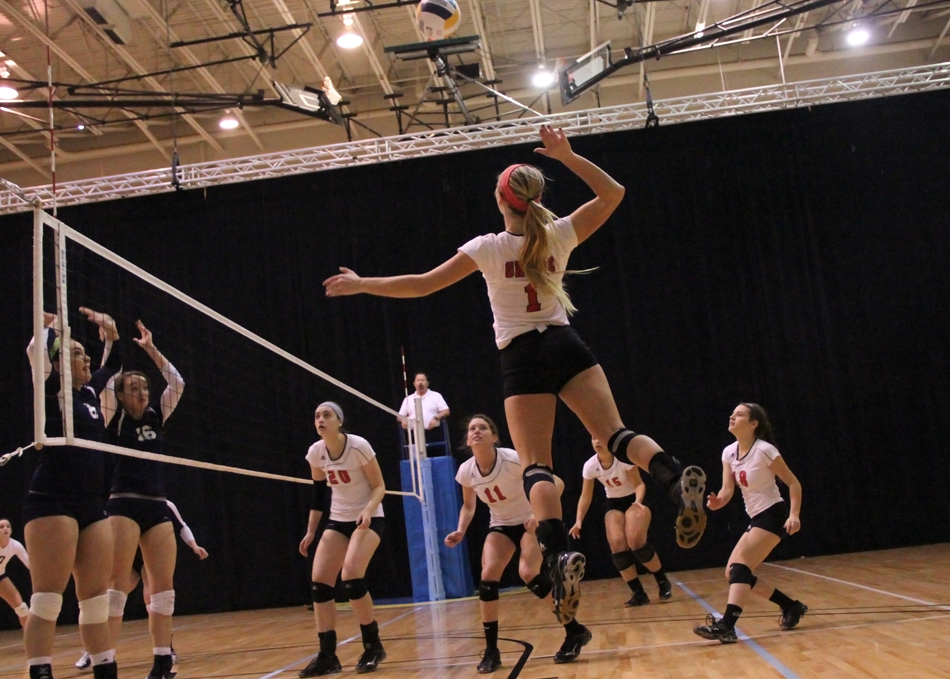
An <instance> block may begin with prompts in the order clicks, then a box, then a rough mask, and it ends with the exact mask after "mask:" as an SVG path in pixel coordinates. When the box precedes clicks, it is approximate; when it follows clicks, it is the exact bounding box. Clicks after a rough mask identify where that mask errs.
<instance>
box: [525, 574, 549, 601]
mask: <svg viewBox="0 0 950 679" xmlns="http://www.w3.org/2000/svg"><path fill="white" fill-rule="evenodd" d="M527 585H528V589H530V590H531V593H532V594H534V595H535V596H536V597H538V598H539V599H544V598H545V597H547V595H548V594H550V593H551V590H552V589H553V588H554V585H552V584H551V580H550V579H549V578H546V577H544V576H543V575H541V574H540V573H538V574H537V575H535V576H534V577H533V578H531V582H529V583H527Z"/></svg>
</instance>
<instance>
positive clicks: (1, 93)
mask: <svg viewBox="0 0 950 679" xmlns="http://www.w3.org/2000/svg"><path fill="white" fill-rule="evenodd" d="M19 96H20V93H19V92H17V91H16V90H15V89H14V88H12V87H10V86H9V85H6V84H3V85H0V99H3V100H4V101H10V100H11V99H16V98H17V97H19Z"/></svg>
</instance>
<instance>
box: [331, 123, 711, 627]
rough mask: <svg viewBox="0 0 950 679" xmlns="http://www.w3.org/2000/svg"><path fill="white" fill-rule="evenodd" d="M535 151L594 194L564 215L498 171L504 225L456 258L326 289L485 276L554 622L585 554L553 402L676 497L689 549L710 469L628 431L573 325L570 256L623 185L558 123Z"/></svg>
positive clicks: (535, 179) (538, 176)
mask: <svg viewBox="0 0 950 679" xmlns="http://www.w3.org/2000/svg"><path fill="white" fill-rule="evenodd" d="M540 134H541V142H542V143H543V145H544V146H543V147H542V148H537V149H535V152H537V153H539V154H541V155H542V156H546V157H547V158H550V159H552V160H556V161H559V162H561V163H562V164H563V165H564V166H565V167H567V168H568V169H569V170H570V171H572V172H573V173H574V174H576V175H577V176H578V177H579V178H580V179H581V180H582V181H583V182H584V183H585V184H587V186H588V187H589V188H590V189H591V190H592V191H593V192H594V198H593V199H592V200H590V201H588V202H587V203H585V204H583V205H581V206H580V207H579V208H577V209H576V210H574V212H572V213H571V214H570V216H568V217H562V218H556V216H555V215H554V214H553V213H551V212H550V211H549V210H547V209H546V208H545V207H543V206H542V205H541V197H542V193H543V192H544V187H545V178H544V175H543V174H542V173H541V171H540V170H539V169H538V168H536V167H532V166H530V165H512V166H510V167H509V168H507V169H506V170H505V171H504V172H502V174H501V175H500V176H499V178H498V184H497V187H496V189H495V195H494V199H495V203H496V205H497V207H498V211H499V212H500V213H501V215H502V217H503V219H504V223H505V229H504V231H503V232H501V233H492V234H487V235H484V236H479V237H478V238H474V239H472V240H470V241H469V242H468V243H465V244H464V245H462V247H460V248H459V251H458V253H456V254H455V256H453V257H452V258H451V259H449V260H448V261H446V262H444V263H443V264H441V265H439V266H437V267H436V268H434V269H432V270H431V271H429V272H427V273H424V274H420V275H407V276H387V277H383V278H360V277H359V276H358V275H357V274H356V273H355V272H354V271H351V270H350V269H347V268H346V267H341V268H340V273H339V274H337V275H335V276H332V277H330V278H328V279H327V280H326V281H324V286H325V288H326V294H327V295H328V296H330V297H334V296H337V295H354V294H358V293H367V294H371V295H379V296H382V297H423V296H425V295H429V294H431V293H433V292H436V291H438V290H441V289H443V288H445V287H448V286H449V285H452V284H453V283H456V282H458V281H460V280H462V279H463V278H465V277H466V276H468V275H470V274H472V273H475V271H481V272H482V276H483V277H484V278H485V282H486V284H487V286H488V298H489V301H490V303H491V308H492V314H493V315H494V318H495V323H494V328H495V343H496V345H497V346H498V349H499V350H500V358H501V368H502V376H503V377H504V394H505V416H506V417H507V420H508V428H509V430H510V432H511V440H512V443H513V444H514V447H515V450H517V451H518V456H519V458H520V460H521V465H522V474H523V477H524V488H525V494H526V495H527V496H528V500H529V501H530V502H531V507H532V509H533V510H534V515H535V518H536V519H537V520H538V530H537V534H538V541H539V543H540V544H541V550H542V553H543V555H544V560H545V567H546V569H547V570H548V572H550V574H551V576H552V583H553V585H554V590H553V596H554V603H555V608H556V610H557V613H558V618H559V619H560V621H561V622H562V623H566V622H568V621H569V620H570V619H571V618H572V617H573V616H574V614H575V612H576V611H577V607H578V605H579V603H580V582H581V580H582V579H583V577H584V571H585V567H586V559H585V557H584V555H583V554H580V553H578V552H573V551H569V550H568V546H567V530H566V529H565V527H564V522H563V520H562V514H561V501H560V497H559V496H558V492H557V488H556V487H555V485H554V472H553V470H552V468H551V465H552V451H551V448H552V438H553V435H554V415H555V411H556V406H557V399H558V398H560V399H561V400H562V401H564V403H565V404H567V406H568V407H569V408H570V409H571V410H572V411H573V412H574V413H575V414H576V415H577V416H578V417H579V418H580V420H581V422H583V424H584V426H585V427H586V428H587V430H588V431H589V432H590V434H591V435H592V436H596V437H597V438H598V439H600V440H601V441H606V442H607V447H608V448H609V449H610V452H611V453H612V454H613V455H615V456H616V457H618V458H619V459H620V460H621V461H623V462H626V463H628V464H635V465H637V466H638V467H640V468H642V469H644V470H646V471H648V472H649V473H650V474H651V475H652V476H653V477H654V479H656V480H657V482H658V483H660V485H661V486H662V487H663V488H664V489H666V490H667V491H668V492H669V494H670V498H671V499H672V500H673V501H674V502H675V503H676V504H677V506H678V510H679V514H678V516H677V521H676V537H677V542H678V544H679V545H680V546H681V547H693V546H694V545H695V544H696V543H697V542H698V541H699V539H700V537H701V536H702V534H703V531H704V530H705V528H706V514H705V512H704V510H703V504H702V503H703V494H704V492H705V483H706V475H705V474H704V473H703V471H702V469H700V468H699V467H687V468H686V469H684V468H683V466H682V465H681V464H680V463H679V461H678V460H676V459H675V458H674V457H672V456H670V455H669V454H668V453H666V452H664V450H663V449H662V448H661V447H660V446H659V445H658V444H657V443H656V441H654V440H653V439H651V438H650V437H648V436H645V435H643V434H638V433H637V432H634V431H631V430H630V429H627V428H626V427H625V425H624V423H623V420H622V419H621V417H620V412H619V411H618V410H617V405H616V403H615V402H614V398H613V394H612V393H611V391H610V385H609V384H608V382H607V377H606V375H605V374H604V371H603V369H602V368H601V366H600V364H599V363H598V361H597V357H596V356H594V353H593V352H592V351H591V350H590V348H589V347H588V346H587V345H586V344H584V342H583V340H581V338H580V336H579V335H578V334H577V332H576V331H575V330H574V329H573V328H572V327H571V326H570V323H569V320H568V316H569V314H571V313H573V312H574V311H575V307H574V305H573V304H572V303H571V299H570V297H569V296H568V294H567V292H566V291H565V289H564V286H563V278H564V274H565V273H567V271H568V258H569V257H570V254H571V251H572V250H573V249H574V248H575V247H577V246H578V245H579V244H580V243H582V242H584V241H585V240H586V239H587V238H589V237H590V236H592V235H593V234H594V233H595V232H596V231H597V230H598V229H599V228H600V227H601V226H602V225H603V224H604V222H606V221H607V219H608V218H609V217H610V215H611V214H612V213H613V212H614V210H616V209H617V207H618V206H619V205H620V202H621V200H622V199H623V195H624V188H623V186H621V185H620V184H618V183H617V182H616V181H615V180H614V179H613V178H612V177H610V175H608V174H607V173H606V172H604V171H603V170H602V169H600V168H599V167H597V166H596V165H594V164H593V163H591V162H590V161H589V160H587V159H585V158H582V157H581V156H579V155H577V154H576V153H574V151H573V150H572V149H571V144H570V142H569V141H568V139H567V137H566V136H565V134H564V132H563V130H555V129H553V128H551V127H550V126H549V125H542V126H541V129H540Z"/></svg>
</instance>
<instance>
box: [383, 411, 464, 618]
mask: <svg viewBox="0 0 950 679" xmlns="http://www.w3.org/2000/svg"><path fill="white" fill-rule="evenodd" d="M413 400H414V405H415V413H416V419H415V421H414V422H412V423H411V424H412V425H414V429H413V431H412V432H411V435H410V439H412V438H415V440H416V441H420V442H421V441H425V429H424V428H423V425H422V399H421V398H420V397H418V396H417V397H415V398H414V399H413ZM442 425H443V434H444V436H445V439H444V441H438V442H433V443H431V444H427V445H426V446H422V445H419V446H413V444H412V442H411V441H410V443H409V444H408V445H406V444H405V442H404V443H403V450H404V451H406V452H407V453H408V457H409V459H406V460H403V461H402V462H400V476H401V481H402V490H403V491H406V492H410V493H411V492H412V490H413V472H414V469H413V466H414V465H413V457H414V456H413V454H412V453H413V448H417V449H418V450H419V455H418V457H417V458H416V459H417V460H418V465H419V477H420V479H421V486H420V492H421V495H422V498H423V502H419V500H418V498H416V497H414V496H412V495H404V496H403V511H404V512H405V516H406V538H407V543H408V545H409V567H410V571H411V573H412V599H413V601H442V600H444V599H457V598H461V597H467V596H471V594H472V592H473V591H474V589H475V584H474V581H473V580H472V572H471V567H470V565H469V562H468V544H467V542H466V541H465V540H463V541H462V542H461V544H459V545H457V546H456V547H455V548H454V549H450V548H449V547H446V545H445V543H444V541H443V538H444V537H445V536H446V535H448V534H449V533H451V532H452V531H454V530H455V529H456V528H457V527H458V515H459V510H460V509H461V507H462V497H461V493H460V492H459V489H458V484H457V483H456V482H455V473H456V471H457V470H456V469H455V459H454V458H453V457H452V455H450V454H449V437H448V424H447V423H446V422H445V421H444V420H443V423H442ZM402 431H403V430H402V427H401V426H400V434H402ZM412 434H414V437H413V436H412ZM430 446H431V447H433V448H435V449H439V448H441V449H442V450H443V451H444V452H445V454H444V455H441V456H438V457H431V458H430V457H429V456H428V455H427V452H428V449H429V447H430ZM423 557H424V558H423Z"/></svg>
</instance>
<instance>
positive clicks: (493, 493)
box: [455, 448, 534, 526]
mask: <svg viewBox="0 0 950 679" xmlns="http://www.w3.org/2000/svg"><path fill="white" fill-rule="evenodd" d="M455 480H456V481H458V482H459V484H461V485H463V486H467V487H468V488H471V489H472V490H474V491H475V494H476V495H477V496H478V499H479V500H481V501H482V502H484V503H485V504H486V505H488V509H489V511H490V512H491V522H490V523H489V525H490V526H518V525H521V524H523V523H524V522H525V521H527V520H528V519H530V518H531V517H533V516H534V513H533V512H532V511H531V503H529V502H528V498H526V497H525V494H524V481H523V480H522V477H521V461H520V460H519V459H518V453H516V452H515V451H514V450H512V449H511V448H495V466H494V467H492V470H491V471H490V472H488V473H487V474H485V475H482V473H481V471H479V469H478V464H476V462H475V458H474V457H471V458H469V459H467V460H466V461H465V462H463V463H462V464H461V466H459V471H458V474H456V475H455Z"/></svg>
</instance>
